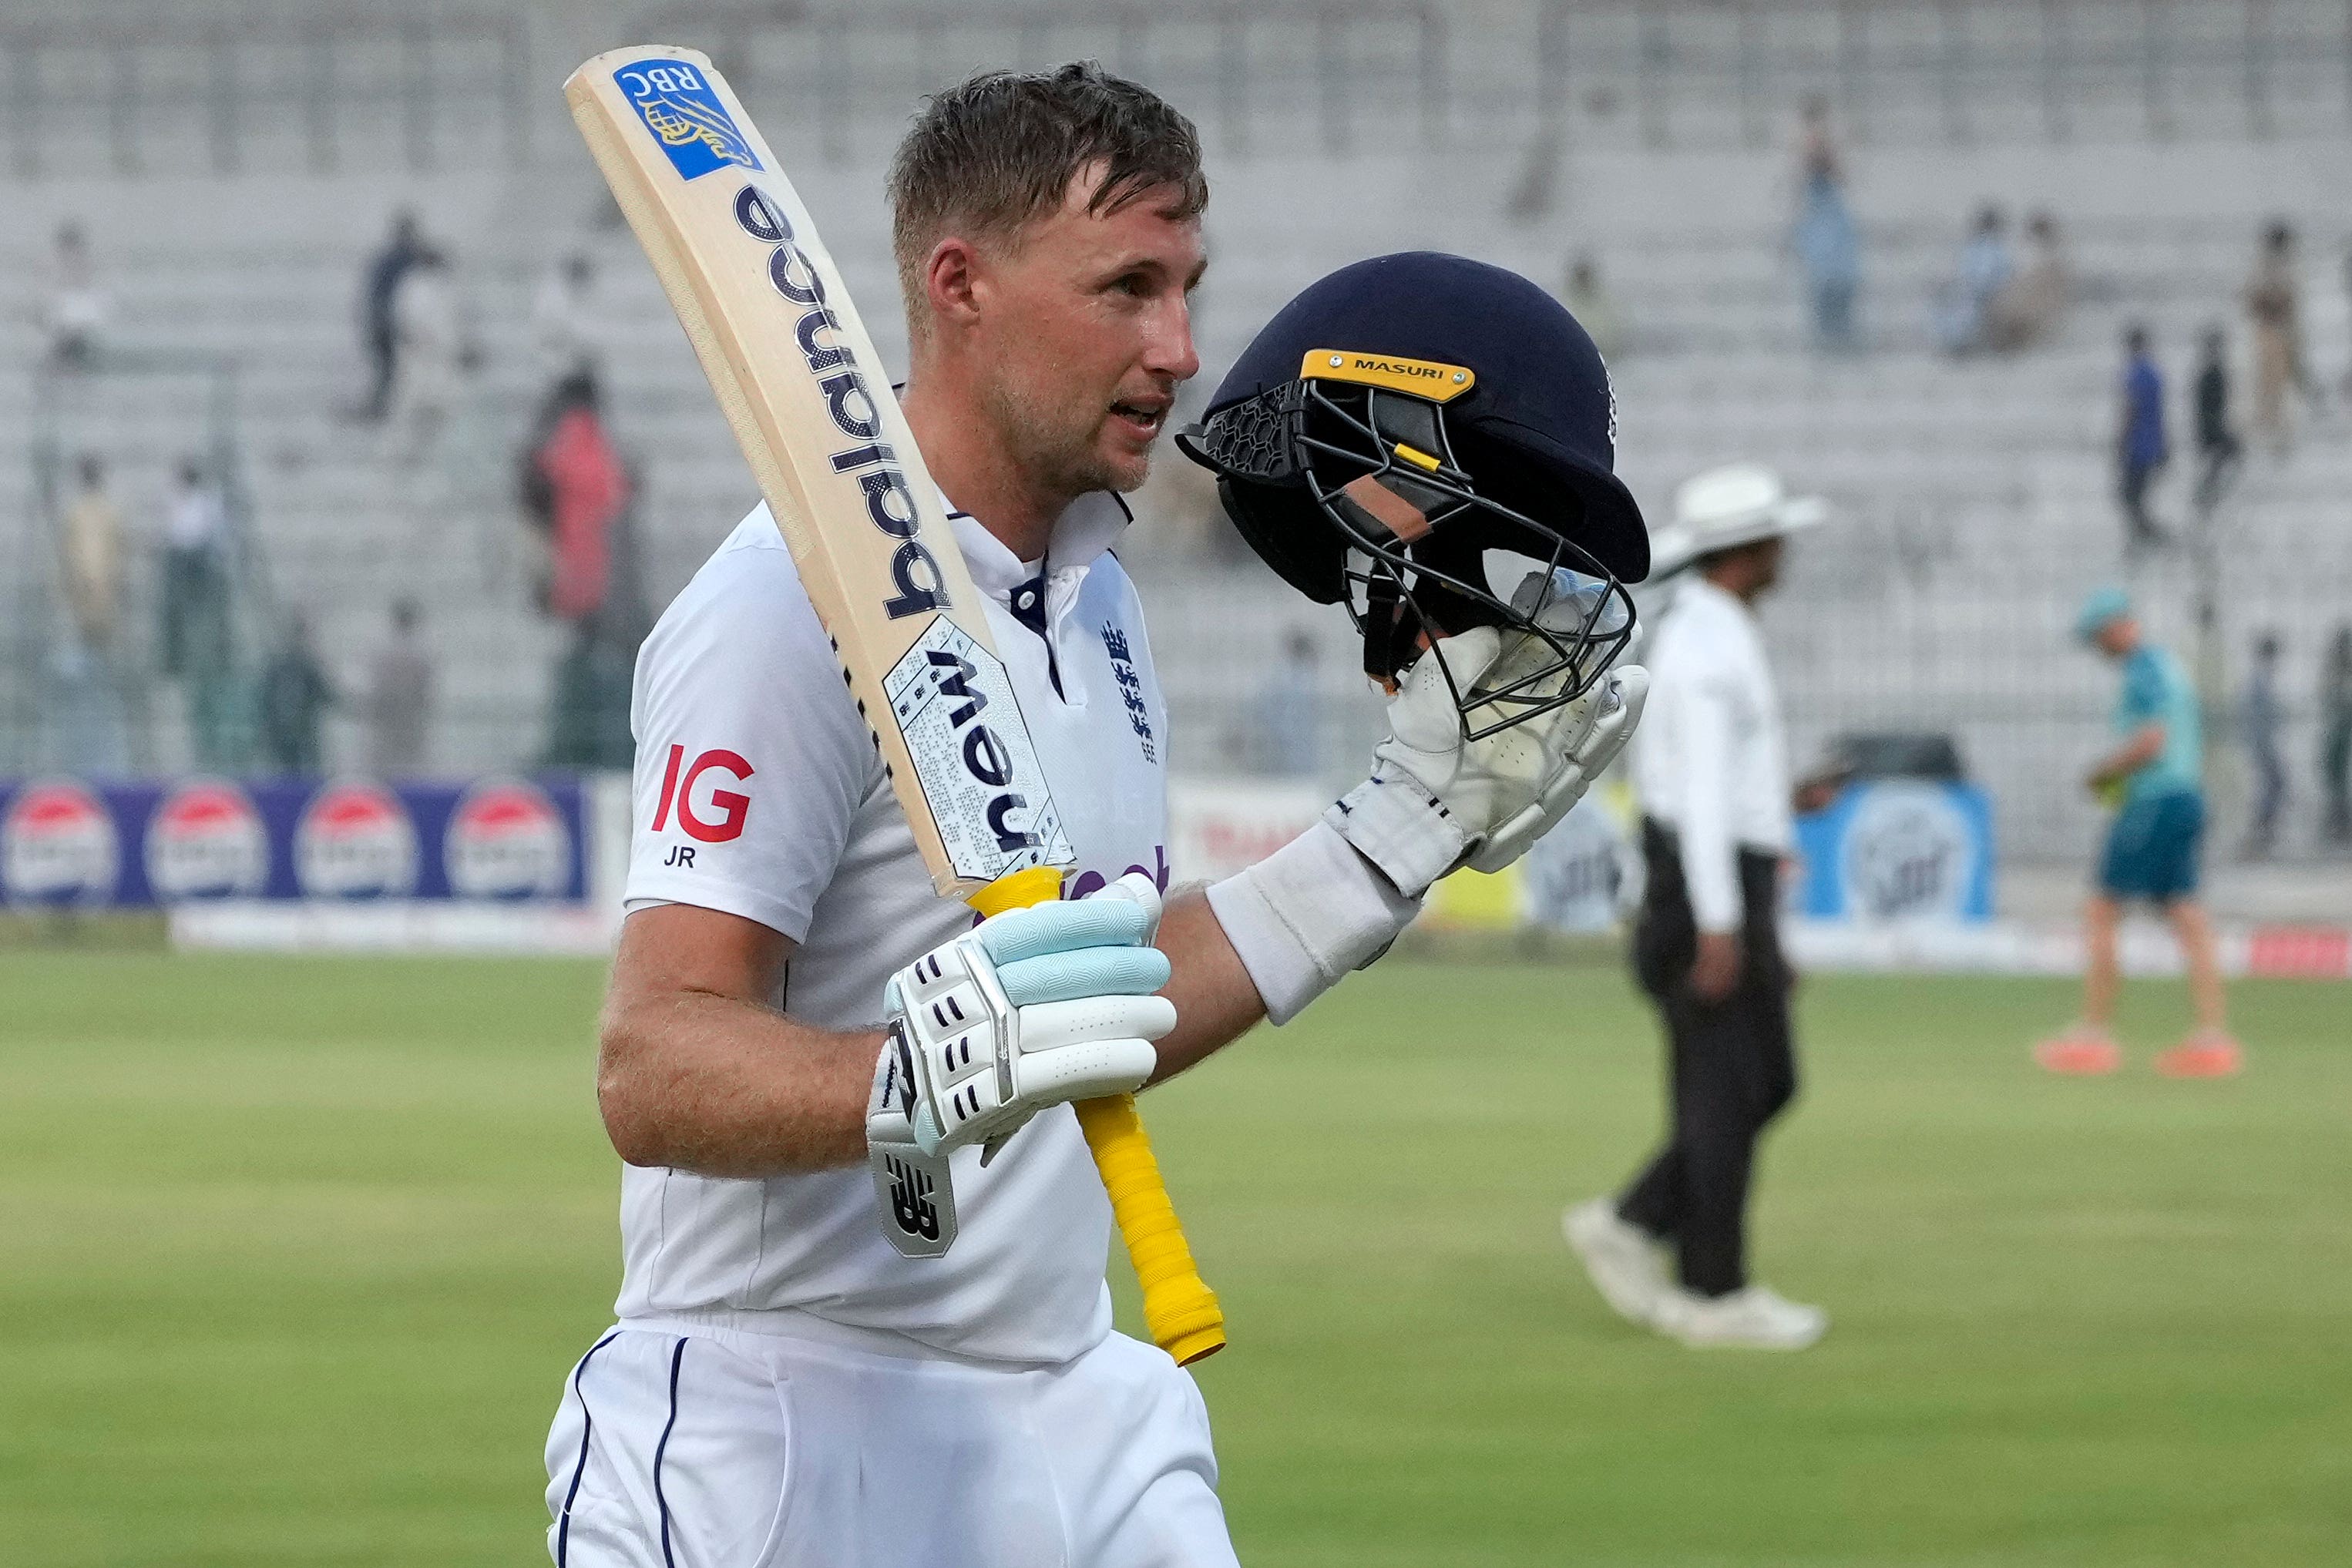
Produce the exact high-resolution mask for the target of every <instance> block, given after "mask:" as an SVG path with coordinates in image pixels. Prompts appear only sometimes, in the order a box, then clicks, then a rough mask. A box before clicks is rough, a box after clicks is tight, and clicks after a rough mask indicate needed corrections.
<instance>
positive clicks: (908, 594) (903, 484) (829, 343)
mask: <svg viewBox="0 0 2352 1568" xmlns="http://www.w3.org/2000/svg"><path fill="white" fill-rule="evenodd" d="M735 222H736V224H737V225H739V226H740V227H741V229H742V230H743V232H744V233H745V234H747V235H751V237H752V238H753V239H756V240H758V241H760V242H761V244H763V245H766V246H771V247H772V248H771V249H770V251H769V252H768V281H769V282H770V283H771V284H772V285H773V286H774V287H775V290H776V292H777V293H778V294H781V295H782V296H783V297H784V298H785V299H787V300H789V301H790V302H792V303H793V304H794V305H796V306H799V307H801V316H800V319H799V320H798V321H797V322H796V323H795V324H794V326H793V340H794V341H796V342H797V343H798V344H799V345H800V350H801V358H802V359H803V361H805V362H806V363H807V365H808V369H809V374H811V375H813V376H814V377H816V378H817V383H816V384H817V390H818V391H820V392H824V407H825V413H827V414H828V415H829V416H831V418H832V420H833V425H834V428H835V430H837V431H839V432H840V433H841V434H843V435H844V436H845V437H847V438H848V440H849V441H850V443H851V444H850V445H848V446H845V447H844V448H843V449H841V450H840V451H837V452H835V453H833V454H831V455H830V458H829V461H830V462H831V464H832V465H833V471H834V472H835V473H836V474H841V475H851V474H855V475H856V476H857V485H858V488H859V489H860V490H861V491H863V492H864V495H865V500H866V519H867V520H868V521H870V522H871V523H873V525H874V526H875V527H876V528H879V529H881V530H882V531H883V532H884V533H885V534H887V535H888V536H889V537H890V538H894V539H897V540H898V549H897V550H896V551H894V552H893V553H892V555H891V558H890V581H891V585H892V586H893V587H894V588H895V589H897V592H896V593H894V594H893V595H892V596H891V597H890V598H889V599H887V600H886V601H883V605H882V609H883V612H884V613H885V614H887V615H888V616H889V617H890V618H891V619H892V620H894V621H895V620H898V619H899V618H900V617H903V616H908V615H920V614H923V613H924V612H927V611H933V610H944V609H945V608H947V602H948V601H947V595H946V593H945V592H944V591H943V590H942V586H941V579H940V563H939V562H938V561H937V560H935V559H932V556H931V552H930V551H929V550H928V549H924V548H923V545H922V542H921V541H920V540H919V539H918V538H916V537H915V535H916V533H917V531H918V529H919V526H920V520H921V514H920V513H919V512H918V511H917V510H916V509H915V496H914V492H913V491H912V490H910V489H908V486H907V476H906V475H905V474H904V473H902V472H901V471H900V470H899V467H898V455H897V454H896V453H894V452H892V451H891V450H890V447H889V445H888V444H887V443H886V442H884V441H883V440H882V439H881V434H882V421H881V413H880V410H879V409H878V408H877V405H876V403H875V399H874V394H873V392H872V391H871V390H870V389H869V388H868V387H867V385H866V376H865V373H864V372H863V371H861V370H860V369H859V367H858V365H857V364H856V361H854V360H853V359H852V358H851V355H850V351H849V350H848V349H847V348H845V347H844V346H843V345H842V344H840V343H839V342H836V341H835V340H834V335H835V333H837V332H839V331H840V329H841V323H840V321H839V320H838V319H836V318H835V316H834V313H833V311H832V310H831V309H830V308H827V306H826V304H825V298H824V279H823V278H821V277H818V276H817V270H816V268H815V267H813V266H811V265H810V264H809V258H808V256H807V254H806V253H805V252H803V250H802V249H801V247H800V246H798V245H796V244H794V243H793V225H792V220H791V219H789V218H787V217H786V216H785V215H784V210H783V208H782V205H780V204H778V203H777V202H776V200H775V198H773V197H772V196H771V195H769V194H768V193H767V192H765V191H763V190H761V188H760V187H759V186H757V185H746V186H744V187H743V188H742V190H740V192H738V193H736V196H735ZM886 395H887V394H886Z"/></svg>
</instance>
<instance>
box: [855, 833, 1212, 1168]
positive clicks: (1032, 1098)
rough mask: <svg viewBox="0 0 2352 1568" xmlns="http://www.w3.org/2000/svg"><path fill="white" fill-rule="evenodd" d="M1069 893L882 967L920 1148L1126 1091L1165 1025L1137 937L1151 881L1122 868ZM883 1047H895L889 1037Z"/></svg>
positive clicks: (1150, 903) (1146, 930)
mask: <svg viewBox="0 0 2352 1568" xmlns="http://www.w3.org/2000/svg"><path fill="white" fill-rule="evenodd" d="M1103 892H1104V894H1109V895H1110V896H1101V895H1097V897H1094V898H1089V899H1086V900H1082V901H1078V902H1075V903H1066V904H1037V905H1034V906H1031V907H1029V908H1024V909H1016V910H1008V911H1007V912H1005V913H1004V914H1003V915H993V916H992V917H991V918H989V919H987V920H984V921H982V923H981V924H980V925H978V926H977V927H975V928H974V929H973V930H972V931H971V934H970V935H968V936H960V937H958V938H956V939H955V940H954V941H952V942H950V943H947V944H946V945H945V946H940V947H937V948H934V949H933V950H932V951H931V952H929V953H927V954H925V955H924V956H922V957H920V958H919V959H917V960H916V961H915V962H914V963H912V964H910V965H908V967H906V968H904V969H901V970H899V971H898V974H897V975H895V976H893V977H891V980H890V983H889V985H888V987H887V988H886V991H885V997H886V999H887V1003H888V1005H889V1009H890V1019H891V1025H892V1029H893V1031H894V1033H895V1034H896V1036H897V1037H898V1039H899V1040H903V1041H904V1042H905V1044H906V1047H907V1051H908V1068H909V1071H908V1074H907V1078H908V1088H909V1091H910V1097H911V1100H912V1102H913V1103H912V1105H911V1107H910V1108H909V1113H908V1116H907V1121H908V1124H910V1125H911V1127H912V1131H913V1136H914V1140H915V1142H916V1144H917V1145H919V1147H920V1148H921V1149H922V1150H923V1151H924V1152H925V1153H926V1154H936V1153H938V1152H940V1151H941V1150H944V1149H952V1148H956V1147H960V1146H961V1145H965V1144H972V1143H980V1142H983V1141H986V1140H991V1139H1002V1138H1004V1137H1007V1136H1009V1135H1011V1134H1013V1132H1014V1131H1015V1130H1017V1129H1018V1128H1019V1127H1020V1126H1021V1125H1022V1124H1024V1123H1026V1122H1027V1121H1028V1120H1029V1118H1030V1117H1032V1116H1034V1114H1036V1113H1037V1112H1038V1111H1039V1110H1041V1109H1043V1108H1044V1107H1045V1106H1047V1105H1051V1104H1055V1103H1060V1102H1062V1101H1065V1100H1070V1099H1076V1098H1086V1097H1092V1096H1094V1095H1098V1094H1107V1093H1116V1092H1125V1091H1128V1090H1131V1089H1136V1088H1139V1087H1140V1086H1141V1085H1142V1083H1143V1082H1144V1081H1145V1080H1146V1079H1148V1078H1150V1076H1151V1073H1152V1072H1153V1071H1154V1070H1155V1069H1156V1068H1157V1067H1158V1066H1159V1053H1158V1052H1157V1051H1154V1050H1153V1048H1152V1044H1151V1042H1152V1041H1153V1040H1158V1039H1159V1038H1160V1037H1161V1036H1162V1035H1165V1034H1166V1033H1167V1032H1168V1031H1169V1030H1171V1029H1173V1028H1175V1027H1176V1009H1175V1006H1174V1004H1173V1003H1171V1002H1170V1001H1168V1000H1167V999H1165V998H1160V997H1157V996H1154V995H1152V994H1151V993H1153V992H1155V991H1157V990H1159V989H1160V988H1161V987H1163V986H1165V985H1166V984H1167V983H1168V978H1169V967H1168V959H1167V956H1165V955H1164V954H1162V953H1160V951H1159V950H1158V949H1157V948H1154V947H1150V946H1144V945H1143V944H1144V943H1146V942H1148V941H1149V940H1150V936H1151V934H1152V931H1153V930H1154V928H1155V927H1156V926H1157V925H1158V924H1159V917H1160V894H1159V890H1158V888H1157V887H1156V886H1154V885H1153V884H1152V883H1151V880H1150V878H1149V877H1146V876H1141V875H1131V876H1127V877H1122V878H1120V879H1119V881H1118V883H1113V884H1112V885H1111V887H1109V888H1107V889H1105V890H1103ZM893 1049H896V1042H895V1041H894V1045H893Z"/></svg>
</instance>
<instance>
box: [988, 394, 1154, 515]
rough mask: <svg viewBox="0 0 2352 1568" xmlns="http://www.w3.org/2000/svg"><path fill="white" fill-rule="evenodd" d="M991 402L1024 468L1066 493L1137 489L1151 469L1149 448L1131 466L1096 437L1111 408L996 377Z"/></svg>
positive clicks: (1000, 432) (991, 410)
mask: <svg viewBox="0 0 2352 1568" xmlns="http://www.w3.org/2000/svg"><path fill="white" fill-rule="evenodd" d="M986 402H987V408H988V415H989V421H990V423H992V424H993V425H994V426H995V427H996V430H997V434H998V435H999V436H1000V438H1001V439H1002V440H1003V443H1004V446H1005V450H1006V451H1007V452H1008V453H1009V454H1010V455H1012V457H1013V461H1014V463H1016V464H1017V465H1019V466H1020V469H1021V471H1022V472H1023V473H1024V474H1026V475H1028V476H1031V477H1032V478H1034V480H1036V481H1037V482H1038V483H1039V484H1041V485H1044V486H1047V487H1049V488H1051V489H1053V490H1055V491H1056V492H1058V493H1060V494H1062V495H1066V496H1068V497H1072V498H1073V499H1075V498H1076V497H1079V496H1084V495H1087V494H1090V493H1091V492H1093V491H1096V490H1117V491H1130V490H1135V489H1138V488H1139V487H1140V486H1142V484H1143V481H1144V479H1145V478H1146V476H1148V475H1149V474H1150V467H1151V457H1150V454H1149V453H1146V454H1145V455H1143V457H1142V459H1141V460H1140V461H1139V463H1138V464H1137V465H1135V467H1134V469H1133V470H1132V471H1128V470H1124V469H1122V468H1120V467H1119V466H1118V465H1115V464H1113V463H1112V462H1111V461H1110V460H1109V459H1108V457H1106V456H1105V455H1103V452H1102V449H1101V446H1100V445H1099V444H1098V440H1097V438H1098V436H1099V435H1100V434H1101V431H1102V427H1103V422H1104V420H1105V419H1107V418H1108V413H1107V412H1106V411H1103V410H1097V411H1094V412H1093V413H1088V412H1087V411H1086V410H1084V409H1081V408H1078V407H1076V406H1074V405H1066V406H1055V404H1054V403H1052V402H1050V401H1049V400H1047V399H1045V398H1041V397H1038V396H1036V395H1035V394H1034V392H1032V391H1031V390H1030V389H1028V388H1026V387H1023V386H1020V385H1017V384H1015V383H1013V382H1010V381H1000V382H992V383H991V384H990V386H989V388H988V391H987V393H986Z"/></svg>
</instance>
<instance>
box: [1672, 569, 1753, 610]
mask: <svg viewBox="0 0 2352 1568" xmlns="http://www.w3.org/2000/svg"><path fill="white" fill-rule="evenodd" d="M1683 591H1684V592H1685V593H1686V594H1688V595H1690V597H1691V600H1692V601H1693V602H1694V603H1697V604H1703V605H1706V607H1707V608H1708V609H1710V610H1713V611H1714V612H1716V613H1717V614H1721V613H1722V612H1725V611H1729V612H1731V613H1732V614H1733V615H1734V616H1735V617H1737V618H1738V619H1739V620H1741V621H1746V620H1747V619H1748V617H1749V614H1750V612H1749V611H1748V604H1747V601H1744V600H1742V599H1741V598H1740V597H1739V595H1738V594H1736V593H1733V592H1731V591H1729V590H1727V589H1724V588H1720V587H1717V585H1716V584H1715V583H1713V582H1711V581H1709V580H1707V579H1706V578H1704V577H1701V576H1698V575H1697V574H1696V573H1694V574H1693V575H1692V577H1691V580H1690V581H1689V582H1688V583H1686V584H1685V586H1684V588H1683Z"/></svg>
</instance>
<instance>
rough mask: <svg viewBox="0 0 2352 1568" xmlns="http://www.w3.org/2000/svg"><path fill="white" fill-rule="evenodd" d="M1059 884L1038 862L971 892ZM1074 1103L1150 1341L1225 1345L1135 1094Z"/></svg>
mask: <svg viewBox="0 0 2352 1568" xmlns="http://www.w3.org/2000/svg"><path fill="white" fill-rule="evenodd" d="M1061 885H1062V873H1060V872H1059V871H1057V870H1055V868H1054V867H1052V866H1035V867H1032V868H1031V869H1029V870H1027V871H1017V872H1013V873H1010V874H1009V875H1005V876H1001V877H998V878H997V879H996V880H995V881H994V882H992V883H989V884H988V885H987V886H986V887H983V888H982V889H981V890H980V891H979V892H978V893H975V894H972V895H971V906H972V907H973V908H974V909H977V910H979V911H980V912H981V914H982V915H996V914H1000V913H1002V912H1003V911H1004V910H1007V909H1021V908H1025V907H1026V906H1028V905H1030V904H1046V903H1050V902H1051V901H1053V900H1054V899H1055V898H1057V897H1059V896H1060V895H1061ZM1072 1108H1073V1109H1074V1110H1076V1112H1077V1113H1078V1127H1079V1130H1080V1131H1082V1132H1083V1133H1085V1134H1086V1137H1087V1148H1089V1149H1091V1150H1093V1151H1094V1156H1095V1168H1096V1169H1097V1171H1099V1172H1100V1173H1101V1174H1102V1181H1103V1189H1104V1190H1105V1191H1106V1192H1108V1194H1109V1195H1110V1212H1111V1217H1112V1218H1114V1219H1116V1220H1117V1221H1118V1233H1119V1236H1120V1239H1123V1240H1124V1241H1125V1242H1126V1243H1127V1256H1128V1260H1129V1262H1131V1263H1133V1264H1134V1265H1135V1278H1136V1282H1137V1283H1138V1284H1139V1285H1140V1286H1142V1288H1143V1322H1144V1326H1145V1328H1147V1329H1148V1330H1150V1334H1151V1340H1152V1343H1154V1344H1157V1345H1158V1346H1159V1347H1160V1349H1162V1350H1164V1351H1166V1352H1167V1353H1168V1354H1170V1355H1171V1356H1173V1357H1174V1358H1175V1360H1176V1364H1177V1365H1179V1366H1183V1365H1187V1364H1191V1363H1192V1362H1195V1361H1198V1360H1200V1359H1201V1358H1202V1356H1204V1355H1209V1354H1213V1353H1215V1352H1217V1351H1220V1350H1223V1348H1224V1344H1225V1314H1224V1312H1223V1310H1222V1309H1221V1308H1220V1307H1219V1306H1218V1305H1217V1293H1216V1292H1215V1291H1212V1290H1210V1289H1209V1287H1208V1284H1207V1283H1206V1282H1205V1281H1202V1278H1201V1270H1200V1267H1199V1265H1197V1264H1195V1263H1194V1262H1193V1261H1192V1246H1191V1245H1190V1244H1189V1243H1188V1242H1186V1241H1185V1239H1184V1227H1183V1225H1182V1223H1181V1222H1180V1221H1179V1220H1178V1219H1177V1218H1176V1206H1175V1205H1174V1204H1172V1203H1171V1202H1170V1201H1169V1198H1168V1184H1167V1183H1166V1182H1165V1181H1164V1180H1162V1179H1161V1177H1160V1161H1159V1160H1158V1158H1157V1157H1155V1156H1154V1155H1153V1154H1152V1152H1151V1139H1150V1137H1149V1136H1147V1135H1146V1134H1145V1133H1144V1131H1143V1119H1142V1118H1141V1117H1140V1116H1139V1115H1137V1114H1136V1112H1135V1096H1134V1095H1132V1094H1111V1095H1107V1096H1105V1097H1104V1098H1102V1099H1100V1100H1084V1101H1080V1102H1078V1103H1076V1105H1075V1106H1073V1107H1072Z"/></svg>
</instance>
